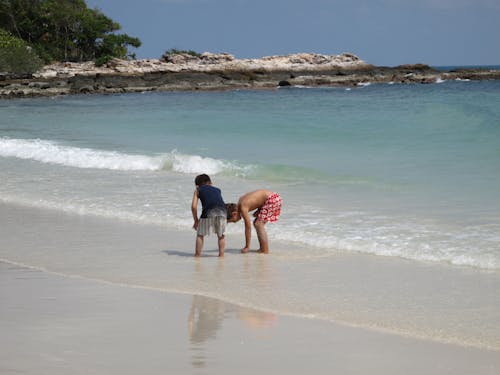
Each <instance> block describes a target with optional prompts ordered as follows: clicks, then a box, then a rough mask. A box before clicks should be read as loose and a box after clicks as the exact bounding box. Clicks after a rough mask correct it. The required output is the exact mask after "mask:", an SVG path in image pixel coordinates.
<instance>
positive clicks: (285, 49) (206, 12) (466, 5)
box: [86, 0, 500, 66]
mask: <svg viewBox="0 0 500 375" xmlns="http://www.w3.org/2000/svg"><path fill="white" fill-rule="evenodd" d="M86 2H87V5H88V6H89V7H90V8H98V9H100V10H101V11H102V12H103V13H104V14H105V15H106V16H108V17H109V18H111V19H112V20H114V21H116V22H118V23H119V24H120V25H121V26H122V29H121V30H120V31H119V32H121V33H126V34H128V35H130V36H134V37H138V38H139V39H140V40H141V42H142V46H141V47H140V48H138V49H135V50H134V52H135V53H136V55H137V58H140V59H143V58H160V57H161V55H162V54H163V53H164V52H165V51H167V50H169V49H171V48H177V49H183V50H194V51H196V52H214V53H220V52H227V53H230V54H232V55H234V56H235V57H236V58H259V57H263V56H270V55H286V54H291V53H301V52H309V53H320V54H326V55H336V54H340V53H342V52H350V53H354V54H355V55H357V56H358V57H359V58H361V59H362V60H364V61H366V62H368V63H370V64H374V65H379V66H396V65H400V64H415V63H424V64H428V65H432V66H450V65H500V0H86Z"/></svg>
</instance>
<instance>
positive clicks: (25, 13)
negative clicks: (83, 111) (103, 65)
mask: <svg viewBox="0 0 500 375" xmlns="http://www.w3.org/2000/svg"><path fill="white" fill-rule="evenodd" d="M0 29H4V30H5V31H7V32H8V33H10V35H12V36H13V37H16V38H19V39H21V40H23V41H24V42H25V43H26V44H27V45H28V46H31V47H32V48H33V50H34V51H35V52H36V54H38V56H40V58H42V59H43V60H44V61H45V62H51V61H90V60H94V61H96V62H104V61H105V60H108V59H110V58H113V57H118V58H129V57H135V56H134V55H133V54H131V53H130V52H129V48H131V47H135V48H137V47H139V46H140V45H141V42H140V40H139V39H138V38H135V37H131V36H129V35H127V34H116V33H115V32H116V31H118V30H120V29H121V26H120V24H118V23H116V22H114V21H113V20H111V19H110V18H108V17H107V16H105V15H104V14H103V13H102V12H101V11H100V10H98V9H90V8H88V7H87V4H86V3H85V0H0ZM2 48H3V47H2Z"/></svg>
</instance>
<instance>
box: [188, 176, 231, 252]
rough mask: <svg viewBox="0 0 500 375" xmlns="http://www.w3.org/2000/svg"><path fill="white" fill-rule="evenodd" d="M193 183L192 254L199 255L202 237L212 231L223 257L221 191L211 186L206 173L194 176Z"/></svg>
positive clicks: (223, 209) (222, 203) (224, 208)
mask: <svg viewBox="0 0 500 375" xmlns="http://www.w3.org/2000/svg"><path fill="white" fill-rule="evenodd" d="M194 183H195V185H196V189H195V190H194V194H193V201H192V203H191V212H192V213H193V219H194V224H193V228H194V229H195V230H196V247H195V253H194V256H196V257H199V256H200V255H201V250H202V249H203V239H204V237H205V236H207V235H209V234H210V233H212V232H214V233H216V234H217V237H218V246H219V256H220V257H223V256H224V249H225V247H226V239H225V237H224V233H225V231H226V220H227V218H226V216H227V212H226V205H225V203H224V200H223V198H222V193H221V191H220V189H219V188H217V187H215V186H212V181H211V180H210V177H209V176H208V175H206V174H200V175H198V176H196V178H195V180H194ZM198 200H200V201H201V207H202V210H201V215H200V218H199V219H198Z"/></svg>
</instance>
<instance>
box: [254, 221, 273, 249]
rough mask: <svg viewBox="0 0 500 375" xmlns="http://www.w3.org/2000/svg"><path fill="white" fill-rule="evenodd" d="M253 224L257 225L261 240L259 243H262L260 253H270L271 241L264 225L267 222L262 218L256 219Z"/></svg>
mask: <svg viewBox="0 0 500 375" xmlns="http://www.w3.org/2000/svg"><path fill="white" fill-rule="evenodd" d="M253 225H254V227H255V231H256V232H257V238H258V240H259V245H260V249H259V253H264V254H267V253H269V241H268V240H267V232H266V228H264V225H266V223H265V222H263V221H260V220H255V221H254V222H253Z"/></svg>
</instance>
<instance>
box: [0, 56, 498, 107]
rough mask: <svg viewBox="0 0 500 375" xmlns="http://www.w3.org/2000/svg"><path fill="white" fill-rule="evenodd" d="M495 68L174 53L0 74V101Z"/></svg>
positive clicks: (337, 82)
mask: <svg viewBox="0 0 500 375" xmlns="http://www.w3.org/2000/svg"><path fill="white" fill-rule="evenodd" d="M497 79H500V70H499V69H487V68H477V69H457V70H444V71H443V70H438V69H435V68H432V67H430V66H428V65H424V64H412V65H400V66H396V67H381V66H374V65H371V64H368V63H366V62H364V61H363V60H361V59H360V58H359V57H357V56H356V55H353V54H350V53H344V54H341V55H320V54H312V53H302V54H293V55H286V56H270V57H263V58H260V59H236V58H235V57H234V56H232V55H230V54H225V53H223V54H212V53H204V54H201V55H198V56H192V55H189V54H184V53H179V54H174V55H171V56H168V57H166V58H162V59H161V60H159V59H145V60H131V61H128V60H119V59H114V60H111V61H110V62H108V63H107V64H106V65H104V66H101V67H97V66H95V64H94V63H93V62H86V63H71V62H66V63H63V62H61V63H56V64H52V65H47V66H45V67H43V68H42V69H41V70H40V71H38V72H36V73H33V74H28V75H23V76H19V75H18V76H15V75H8V74H0V99H9V98H23V97H40V96H58V95H71V94H114V93H129V92H147V91H178V90H184V91H190V90H227V89H273V88H276V87H285V86H307V87H321V86H327V87H335V86H340V87H348V86H358V85H365V84H368V83H402V84H410V83H419V84H430V83H436V82H442V81H444V80H497Z"/></svg>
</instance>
